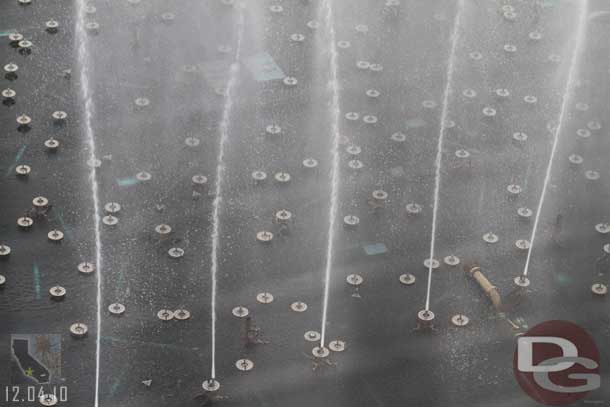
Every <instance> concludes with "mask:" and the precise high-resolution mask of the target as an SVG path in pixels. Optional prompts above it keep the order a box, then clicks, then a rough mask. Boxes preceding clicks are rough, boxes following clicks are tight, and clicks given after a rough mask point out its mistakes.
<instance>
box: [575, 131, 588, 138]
mask: <svg viewBox="0 0 610 407" xmlns="http://www.w3.org/2000/svg"><path fill="white" fill-rule="evenodd" d="M576 135H577V136H578V137H580V138H589V137H591V130H589V129H578V130H576Z"/></svg>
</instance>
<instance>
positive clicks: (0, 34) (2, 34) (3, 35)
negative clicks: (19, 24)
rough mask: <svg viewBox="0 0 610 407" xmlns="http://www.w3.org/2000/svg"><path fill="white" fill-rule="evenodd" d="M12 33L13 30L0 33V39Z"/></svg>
mask: <svg viewBox="0 0 610 407" xmlns="http://www.w3.org/2000/svg"><path fill="white" fill-rule="evenodd" d="M14 32H15V30H14V29H12V30H4V31H0V37H8V36H9V35H11V34H13V33H14Z"/></svg>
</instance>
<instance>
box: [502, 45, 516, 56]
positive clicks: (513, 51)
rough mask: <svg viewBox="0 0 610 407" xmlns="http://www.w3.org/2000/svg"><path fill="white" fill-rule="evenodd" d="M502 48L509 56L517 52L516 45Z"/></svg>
mask: <svg viewBox="0 0 610 407" xmlns="http://www.w3.org/2000/svg"><path fill="white" fill-rule="evenodd" d="M502 48H503V49H504V51H505V52H507V53H509V54H513V53H515V52H517V46H516V45H514V44H504V46H503V47H502Z"/></svg>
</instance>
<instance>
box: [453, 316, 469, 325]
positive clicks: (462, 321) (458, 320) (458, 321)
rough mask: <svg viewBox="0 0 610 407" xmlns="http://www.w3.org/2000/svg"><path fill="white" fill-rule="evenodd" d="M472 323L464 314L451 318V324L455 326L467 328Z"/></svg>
mask: <svg viewBox="0 0 610 407" xmlns="http://www.w3.org/2000/svg"><path fill="white" fill-rule="evenodd" d="M469 322H470V318H468V317H467V316H466V315H463V314H456V315H454V316H452V317H451V323H452V324H453V325H455V326H459V327H462V326H466V325H468V323H469Z"/></svg>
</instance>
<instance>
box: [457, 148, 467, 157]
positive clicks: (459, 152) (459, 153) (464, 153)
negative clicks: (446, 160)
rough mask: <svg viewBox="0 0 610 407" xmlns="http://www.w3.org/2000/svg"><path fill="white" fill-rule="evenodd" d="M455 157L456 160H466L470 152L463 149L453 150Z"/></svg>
mask: <svg viewBox="0 0 610 407" xmlns="http://www.w3.org/2000/svg"><path fill="white" fill-rule="evenodd" d="M455 156H456V157H457V158H468V157H470V152H469V151H468V150H463V149H459V150H455Z"/></svg>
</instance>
